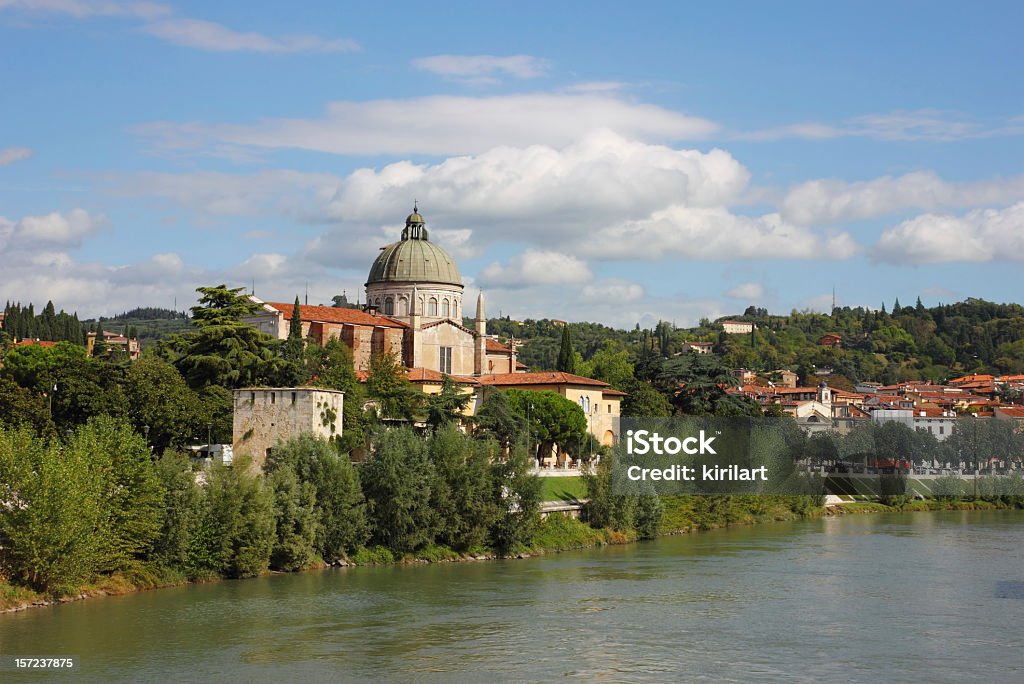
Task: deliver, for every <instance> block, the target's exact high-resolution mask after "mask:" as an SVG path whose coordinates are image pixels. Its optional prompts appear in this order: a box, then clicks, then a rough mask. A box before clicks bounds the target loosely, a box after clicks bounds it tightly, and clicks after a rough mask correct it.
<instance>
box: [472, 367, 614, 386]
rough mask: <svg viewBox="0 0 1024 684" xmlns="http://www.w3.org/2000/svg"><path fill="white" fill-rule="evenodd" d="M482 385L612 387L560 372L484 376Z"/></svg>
mask: <svg viewBox="0 0 1024 684" xmlns="http://www.w3.org/2000/svg"><path fill="white" fill-rule="evenodd" d="M480 384H481V385H494V386H496V387H504V386H506V385H507V386H513V385H589V386H591V387H602V388H604V387H610V385H609V384H608V383H607V382H602V381H600V380H594V379H593V378H585V377H583V376H582V375H573V374H572V373H562V372H560V371H548V372H542V373H498V374H494V375H482V376H480Z"/></svg>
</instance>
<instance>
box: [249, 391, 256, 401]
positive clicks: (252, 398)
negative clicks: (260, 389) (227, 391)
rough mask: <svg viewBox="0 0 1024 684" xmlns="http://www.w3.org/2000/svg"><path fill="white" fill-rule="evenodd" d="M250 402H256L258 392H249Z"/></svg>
mask: <svg viewBox="0 0 1024 684" xmlns="http://www.w3.org/2000/svg"><path fill="white" fill-rule="evenodd" d="M249 403H250V404H255V403H256V393H255V392H249Z"/></svg>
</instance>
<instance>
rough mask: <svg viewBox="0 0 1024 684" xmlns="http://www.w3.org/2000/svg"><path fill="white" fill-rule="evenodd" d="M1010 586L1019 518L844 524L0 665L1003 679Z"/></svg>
mask: <svg viewBox="0 0 1024 684" xmlns="http://www.w3.org/2000/svg"><path fill="white" fill-rule="evenodd" d="M1015 583H1016V584H1015ZM1022 583H1024V512H1022V511H1012V512H998V511H996V512H949V513H914V514H903V515H889V514H886V515H852V516H845V517H836V518H824V519H818V520H809V521H801V522H796V523H775V524H769V525H761V526H755V527H740V528H733V529H728V530H719V531H714V532H706V533H700V534H694V535H687V536H681V537H673V538H667V539H661V540H658V541H654V542H648V543H641V544H633V545H627V546H618V547H606V548H600V549H592V550H586V551H575V552H569V553H561V554H554V555H549V556H545V557H542V558H531V559H527V560H508V561H483V562H474V563H450V564H436V565H415V566H402V567H362V568H351V569H334V570H326V571H319V572H307V573H300V574H293V575H278V576H272V577H265V578H260V579H255V580H242V581H234V582H219V583H214V584H207V585H197V586H186V587H180V588H172V589H162V590H159V591H152V592H144V593H139V594H133V595H128V596H122V597H107V598H98V599H91V600H87V601H79V602H75V603H71V604H66V605H61V606H55V607H46V608H37V609H33V610H29V611H25V612H21V613H13V614H8V615H4V616H0V653H2V654H5V655H17V654H26V655H50V656H55V655H62V656H63V655H73V656H77V658H78V661H79V662H78V668H77V672H76V673H74V674H72V673H70V672H64V673H60V674H54V675H52V678H54V679H62V680H67V681H71V680H74V681H78V682H80V681H90V682H93V681H95V682H110V681H132V682H139V681H152V682H164V681H213V682H216V681H251V682H286V681H296V680H302V681H310V682H312V681H362V680H368V679H374V680H378V681H430V682H434V681H436V682H451V681H465V682H479V681H550V680H561V679H575V680H578V681H585V682H590V681H598V682H602V681H606V682H647V681H658V682H660V681H715V682H719V681H726V682H753V681H797V682H802V681H806V682H812V681H813V682H825V681H834V682H836V683H837V684H838V683H840V682H844V683H845V682H879V681H880V682H921V681H928V682H964V681H983V682H1002V681H1006V682H1022V681H1024V630H1022V629H1021V619H1022V618H1024V600H1022V599H1024V589H1022V587H1024V584H1022ZM10 674H11V673H9V672H8V673H5V674H0V677H3V676H5V675H6V676H9V675H10ZM26 679H31V680H37V678H35V677H32V678H28V677H26ZM7 681H15V680H12V679H8V680H7Z"/></svg>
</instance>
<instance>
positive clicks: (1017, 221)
mask: <svg viewBox="0 0 1024 684" xmlns="http://www.w3.org/2000/svg"><path fill="white" fill-rule="evenodd" d="M872 256H873V257H874V258H875V259H877V260H879V261H885V262H889V263H893V264H904V263H917V264H924V263H942V262H951V261H963V262H982V261H994V260H1006V261H1024V202H1019V203H1017V204H1015V205H1013V206H1011V207H1007V208H1005V209H976V210H974V211H971V212H969V213H967V214H965V215H964V216H953V215H949V214H923V215H921V216H917V217H915V218H912V219H909V220H907V221H903V222H902V223H900V224H899V225H897V226H896V227H894V228H890V229H889V230H887V231H885V232H884V233H883V234H882V236H881V237H880V238H879V239H878V242H877V243H876V244H875V246H874V249H873V250H872Z"/></svg>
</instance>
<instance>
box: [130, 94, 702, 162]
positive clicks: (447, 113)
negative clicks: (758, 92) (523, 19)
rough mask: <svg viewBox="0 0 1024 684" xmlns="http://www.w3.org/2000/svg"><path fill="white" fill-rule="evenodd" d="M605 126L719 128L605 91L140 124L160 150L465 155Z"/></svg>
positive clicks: (640, 132) (626, 129)
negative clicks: (250, 120)
mask: <svg viewBox="0 0 1024 684" xmlns="http://www.w3.org/2000/svg"><path fill="white" fill-rule="evenodd" d="M604 128H607V129H611V130H614V131H616V132H617V133H618V134H619V135H622V136H625V137H627V138H632V139H638V140H687V139H697V138H704V137H706V136H707V135H709V134H711V133H712V132H714V131H715V130H716V129H717V126H716V124H714V123H712V122H710V121H708V120H706V119H700V118H696V117H690V116H686V115H684V114H680V113H679V112H674V111H671V110H668V109H664V108H662V107H658V106H656V105H650V104H642V103H635V102H631V101H628V100H625V99H623V98H620V97H616V96H615V95H614V94H611V93H600V92H597V93H528V94H515V95H495V96H491V97H459V96H450V95H434V96H428V97H418V98H410V99H406V100H371V101H367V102H355V101H340V102H332V103H331V104H329V105H328V106H327V112H326V113H325V114H324V116H322V117H319V118H308V119H268V120H264V121H261V122H259V123H255V124H250V125H246V124H205V123H199V122H191V123H173V122H154V123H149V124H144V125H141V126H138V127H136V128H135V129H134V130H135V132H136V133H137V134H139V135H141V136H143V137H145V138H148V139H150V140H152V142H153V144H154V146H155V147H156V149H158V150H161V151H165V152H174V153H181V152H183V151H187V150H208V149H209V148H211V147H214V146H216V145H218V144H226V145H229V146H248V147H254V148H268V149H272V148H295V149H305V150H314V151H319V152H330V153H333V154H347V155H348V154H353V155H376V154H426V155H460V154H478V153H482V152H486V151H488V150H491V149H493V148H495V147H499V146H513V147H518V148H524V147H529V146H531V145H552V146H557V147H561V146H565V145H568V144H571V143H572V142H574V141H576V140H578V139H579V138H580V137H581V136H582V135H585V134H586V133H588V132H590V131H594V130H599V129H604Z"/></svg>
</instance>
